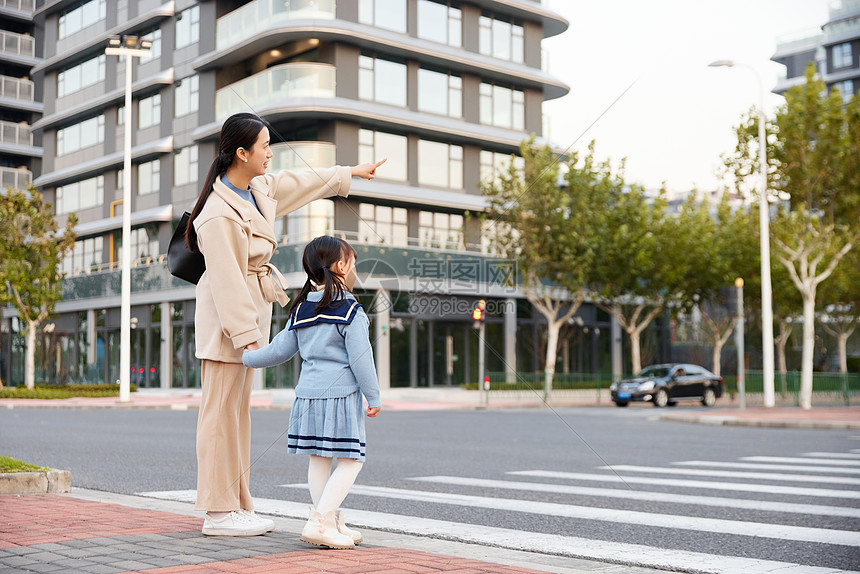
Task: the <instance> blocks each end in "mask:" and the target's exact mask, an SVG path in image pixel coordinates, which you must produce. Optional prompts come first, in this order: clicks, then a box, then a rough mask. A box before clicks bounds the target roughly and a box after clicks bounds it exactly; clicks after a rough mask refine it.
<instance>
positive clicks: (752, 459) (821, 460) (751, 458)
mask: <svg viewBox="0 0 860 574" xmlns="http://www.w3.org/2000/svg"><path fill="white" fill-rule="evenodd" d="M739 460H747V461H750V462H789V463H794V464H832V465H836V466H840V465H841V466H860V459H858V460H833V459H829V458H800V457H791V456H744V457H741V458H740V459H739Z"/></svg>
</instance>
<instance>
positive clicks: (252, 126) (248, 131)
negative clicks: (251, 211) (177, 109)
mask: <svg viewBox="0 0 860 574" xmlns="http://www.w3.org/2000/svg"><path fill="white" fill-rule="evenodd" d="M268 127H269V124H268V123H266V121H265V120H263V119H262V118H260V117H259V116H255V115H254V114H248V113H241V114H233V115H232V116H230V117H229V118H227V119H226V120H225V121H224V125H223V126H222V127H221V137H220V138H219V140H218V155H216V156H215V160H214V161H213V162H212V165H211V166H210V167H209V173H208V174H206V181H205V182H204V183H203V188H202V189H201V190H200V195H198V196H197V203H196V204H194V209H192V210H191V217H189V221H188V228H187V229H186V230H185V245H186V246H187V247H188V249H190V250H191V251H192V252H197V251H199V249H198V248H197V232H196V231H195V230H194V225H193V222H194V219H195V218H196V217H197V216H198V215H199V214H200V212H201V211H202V210H203V206H204V205H206V200H207V199H208V198H209V195H210V194H211V193H212V185H213V184H214V183H215V180H216V179H218V178H219V177H220V176H221V175H222V174H223V173H224V172H226V171H227V168H229V167H230V166H231V165H232V164H233V159H234V158H235V157H236V150H237V149H239V148H244V149H246V150H248V151H250V150H251V148H253V147H254V142H256V141H257V137H258V136H259V135H260V132H261V131H262V130H263V128H268Z"/></svg>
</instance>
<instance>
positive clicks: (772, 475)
mask: <svg viewBox="0 0 860 574" xmlns="http://www.w3.org/2000/svg"><path fill="white" fill-rule="evenodd" d="M598 468H600V469H601V470H610V468H611V469H612V470H614V471H615V472H650V473H654V474H686V475H690V476H707V477H711V478H714V477H720V478H743V479H746V480H749V479H759V480H782V481H793V482H823V483H827V484H857V485H860V478H847V477H845V478H843V477H841V476H811V475H808V474H779V473H776V472H737V471H733V470H703V469H699V468H662V467H659V466H636V465H631V464H618V465H613V466H612V467H609V466H601V467H598Z"/></svg>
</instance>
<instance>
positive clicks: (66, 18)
mask: <svg viewBox="0 0 860 574" xmlns="http://www.w3.org/2000/svg"><path fill="white" fill-rule="evenodd" d="M105 7H106V2H105V0H88V1H87V2H78V3H77V4H76V5H75V6H74V7H73V8H70V9H68V10H66V11H65V12H64V13H63V14H61V15H60V25H59V28H58V30H57V32H58V33H57V38H58V39H60V40H62V39H63V38H66V37H68V36H71V35H72V34H74V33H76V32H80V31H81V30H83V29H84V28H88V27H90V26H92V25H93V24H95V23H97V22H100V21H102V20H104V19H105V18H106V17H107V13H106V10H105Z"/></svg>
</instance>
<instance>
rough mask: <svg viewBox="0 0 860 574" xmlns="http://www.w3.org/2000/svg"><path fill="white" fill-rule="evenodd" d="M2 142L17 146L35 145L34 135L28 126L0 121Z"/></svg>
mask: <svg viewBox="0 0 860 574" xmlns="http://www.w3.org/2000/svg"><path fill="white" fill-rule="evenodd" d="M0 141H2V142H3V143H9V144H15V145H26V146H32V145H33V134H32V133H30V126H29V125H28V124H16V123H14V122H7V121H0Z"/></svg>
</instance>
